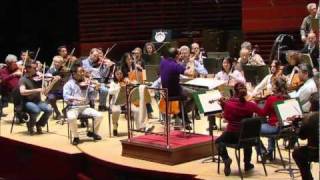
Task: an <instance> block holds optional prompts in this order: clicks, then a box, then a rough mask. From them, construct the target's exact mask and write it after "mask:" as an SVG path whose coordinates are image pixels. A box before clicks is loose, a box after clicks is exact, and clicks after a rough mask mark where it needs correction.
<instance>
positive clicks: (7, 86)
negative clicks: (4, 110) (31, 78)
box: [0, 54, 22, 106]
mask: <svg viewBox="0 0 320 180" xmlns="http://www.w3.org/2000/svg"><path fill="white" fill-rule="evenodd" d="M5 62H6V65H7V66H6V67H4V68H2V69H0V80H1V83H0V85H1V96H2V98H1V101H2V106H7V104H8V102H9V98H10V96H11V95H10V93H11V92H13V90H14V89H16V88H17V87H18V85H19V79H20V77H21V76H22V72H21V70H20V69H19V68H18V66H17V57H16V56H15V55H12V54H8V56H7V57H6V59H5Z"/></svg>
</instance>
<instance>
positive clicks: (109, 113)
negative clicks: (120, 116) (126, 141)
mask: <svg viewBox="0 0 320 180" xmlns="http://www.w3.org/2000/svg"><path fill="white" fill-rule="evenodd" d="M109 108H110V105H109ZM108 121H109V137H110V138H111V111H109V112H108Z"/></svg>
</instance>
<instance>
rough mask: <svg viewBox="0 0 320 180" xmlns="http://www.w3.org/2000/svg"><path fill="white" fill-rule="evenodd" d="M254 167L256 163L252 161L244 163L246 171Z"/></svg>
mask: <svg viewBox="0 0 320 180" xmlns="http://www.w3.org/2000/svg"><path fill="white" fill-rule="evenodd" d="M253 168H254V165H253V164H251V163H246V164H244V171H250V170H251V169H253Z"/></svg>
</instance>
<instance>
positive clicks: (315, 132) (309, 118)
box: [292, 92, 319, 180]
mask: <svg viewBox="0 0 320 180" xmlns="http://www.w3.org/2000/svg"><path fill="white" fill-rule="evenodd" d="M310 102H311V108H310V113H308V114H307V115H306V116H305V117H304V118H303V119H302V125H301V127H300V128H298V129H297V131H296V132H297V134H298V136H299V137H300V138H301V139H303V140H304V139H307V140H308V143H307V145H306V146H300V147H298V148H296V149H294V151H293V152H292V157H293V159H294V160H295V162H296V164H297V166H298V167H299V170H300V173H301V176H302V179H303V180H312V179H313V177H312V174H311V170H310V164H311V162H319V93H318V92H316V93H313V94H312V95H311V98H310ZM293 119H294V118H293Z"/></svg>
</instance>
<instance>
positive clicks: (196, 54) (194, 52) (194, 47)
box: [190, 42, 206, 64]
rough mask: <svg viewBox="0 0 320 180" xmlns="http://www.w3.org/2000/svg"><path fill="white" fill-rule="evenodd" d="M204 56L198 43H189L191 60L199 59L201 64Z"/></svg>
mask: <svg viewBox="0 0 320 180" xmlns="http://www.w3.org/2000/svg"><path fill="white" fill-rule="evenodd" d="M205 58H206V57H205V56H204V55H203V52H202V51H200V45H199V44H198V43H196V42H195V43H192V44H191V57H190V59H191V60H195V61H199V62H200V63H201V64H203V59H205Z"/></svg>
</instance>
